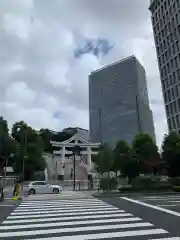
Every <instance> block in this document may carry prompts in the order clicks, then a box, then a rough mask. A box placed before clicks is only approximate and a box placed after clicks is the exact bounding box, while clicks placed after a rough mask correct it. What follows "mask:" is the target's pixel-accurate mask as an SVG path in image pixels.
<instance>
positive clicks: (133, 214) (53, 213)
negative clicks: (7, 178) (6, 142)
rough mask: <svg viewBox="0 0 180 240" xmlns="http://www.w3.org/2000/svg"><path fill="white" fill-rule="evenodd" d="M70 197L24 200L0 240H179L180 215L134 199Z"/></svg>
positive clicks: (1, 229) (1, 228)
mask: <svg viewBox="0 0 180 240" xmlns="http://www.w3.org/2000/svg"><path fill="white" fill-rule="evenodd" d="M71 194H72V196H71V197H70V196H67V197H66V196H65V194H64V196H63V197H62V196H60V195H59V196H53V195H51V196H46V195H44V196H42V195H41V199H40V196H39V198H38V196H36V197H34V198H33V197H29V198H27V199H24V201H23V202H22V203H21V204H20V205H19V206H18V207H17V208H16V209H14V211H13V212H12V213H11V214H10V215H9V216H8V217H7V218H6V220H4V221H3V223H2V224H1V225H0V240H1V239H3V240H5V239H7V240H19V239H39V240H92V239H122V238H123V239H125V240H127V239H128V240H130V239H131V240H155V239H156V240H160V239H161V240H180V231H179V223H180V217H178V216H174V215H171V214H168V213H164V212H162V211H158V210H155V209H152V208H150V207H147V206H143V205H141V204H139V200H137V201H138V202H136V199H133V198H131V199H130V200H129V199H122V198H119V197H111V198H105V199H103V200H102V199H96V198H93V197H92V196H91V197H90V196H88V197H87V196H86V195H85V194H84V193H81V192H79V193H74V196H73V193H71ZM131 200H132V201H131ZM133 201H134V202H133ZM168 224H169V225H168Z"/></svg>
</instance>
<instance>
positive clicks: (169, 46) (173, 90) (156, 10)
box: [149, 0, 180, 133]
mask: <svg viewBox="0 0 180 240" xmlns="http://www.w3.org/2000/svg"><path fill="white" fill-rule="evenodd" d="M149 9H150V11H151V13H152V25H153V31H154V39H155V45H156V51H157V57H158V64H159V70H160V76H161V85H162V90H163V97H164V103H165V109H166V116H167V121H168V128H169V131H170V132H171V131H176V132H179V133H180V0H151V1H150V7H149Z"/></svg>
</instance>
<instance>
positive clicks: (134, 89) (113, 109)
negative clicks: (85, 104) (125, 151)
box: [89, 56, 155, 147]
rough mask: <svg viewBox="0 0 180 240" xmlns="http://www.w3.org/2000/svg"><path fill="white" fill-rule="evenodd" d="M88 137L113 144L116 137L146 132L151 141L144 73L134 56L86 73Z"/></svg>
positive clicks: (150, 119) (149, 112) (93, 140)
mask: <svg viewBox="0 0 180 240" xmlns="http://www.w3.org/2000/svg"><path fill="white" fill-rule="evenodd" d="M89 119H90V140H91V141H92V142H99V141H102V142H106V143H108V144H110V146H112V147H114V146H115V144H116V142H117V141H118V140H120V139H122V140H125V141H127V142H128V143H129V144H131V142H132V140H133V138H134V136H135V135H136V134H137V133H139V132H143V133H148V134H149V135H151V136H152V137H153V138H154V140H155V133H154V124H153V117H152V111H151V110H150V107H149V98H148V92H147V82H146V73H145V70H144V68H143V66H142V65H141V64H140V63H139V61H138V60H137V58H136V57H135V56H130V57H128V58H126V59H123V60H121V61H119V62H115V63H113V64H111V65H108V66H106V67H103V68H101V69H98V70H96V71H94V72H92V73H91V74H90V75H89Z"/></svg>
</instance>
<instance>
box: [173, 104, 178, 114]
mask: <svg viewBox="0 0 180 240" xmlns="http://www.w3.org/2000/svg"><path fill="white" fill-rule="evenodd" d="M173 106H174V112H175V113H177V103H176V101H174V102H173Z"/></svg>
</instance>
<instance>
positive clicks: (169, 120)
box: [168, 118, 172, 131]
mask: <svg viewBox="0 0 180 240" xmlns="http://www.w3.org/2000/svg"><path fill="white" fill-rule="evenodd" d="M168 126H169V129H170V131H172V124H171V119H170V118H169V119H168Z"/></svg>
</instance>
